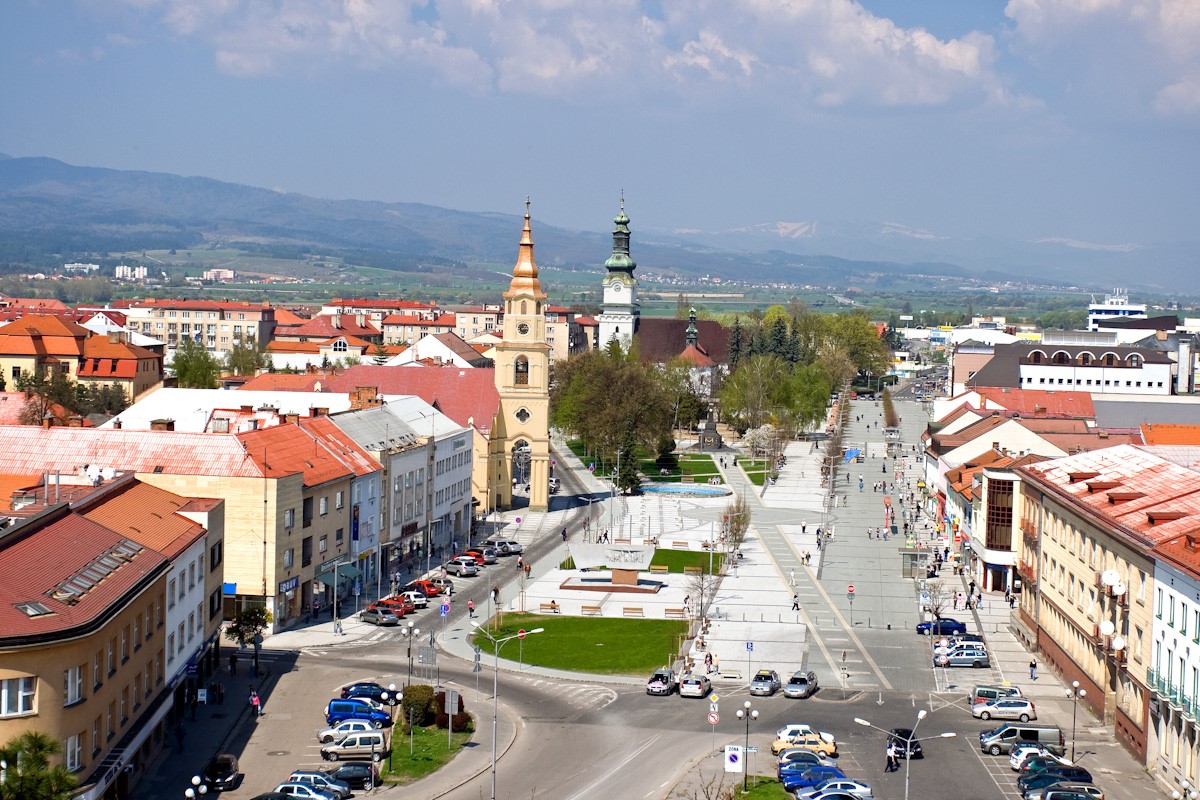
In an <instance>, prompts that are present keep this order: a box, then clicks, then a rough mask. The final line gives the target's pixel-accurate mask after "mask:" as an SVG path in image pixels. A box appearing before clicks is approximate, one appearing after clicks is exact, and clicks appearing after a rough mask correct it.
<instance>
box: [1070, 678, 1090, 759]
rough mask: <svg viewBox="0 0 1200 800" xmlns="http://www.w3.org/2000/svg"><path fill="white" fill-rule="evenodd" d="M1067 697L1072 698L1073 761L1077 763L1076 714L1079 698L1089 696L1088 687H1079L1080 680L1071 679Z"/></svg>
mask: <svg viewBox="0 0 1200 800" xmlns="http://www.w3.org/2000/svg"><path fill="white" fill-rule="evenodd" d="M1067 697H1069V698H1071V763H1072V764H1074V763H1075V714H1076V712H1078V711H1079V698H1081V697H1087V689H1080V688H1079V681H1071V688H1070V689H1067Z"/></svg>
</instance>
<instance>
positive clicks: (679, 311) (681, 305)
mask: <svg viewBox="0 0 1200 800" xmlns="http://www.w3.org/2000/svg"><path fill="white" fill-rule="evenodd" d="M689 313H691V307H690V306H689V305H688V299H687V295H686V294H683V293H682V292H680V293H679V294H677V295H676V296H675V319H687V318H688V314H689Z"/></svg>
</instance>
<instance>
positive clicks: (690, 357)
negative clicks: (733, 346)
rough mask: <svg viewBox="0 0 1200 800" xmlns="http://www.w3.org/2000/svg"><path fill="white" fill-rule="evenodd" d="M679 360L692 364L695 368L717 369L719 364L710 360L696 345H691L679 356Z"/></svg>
mask: <svg viewBox="0 0 1200 800" xmlns="http://www.w3.org/2000/svg"><path fill="white" fill-rule="evenodd" d="M679 360H680V361H683V362H685V363H688V364H691V365H692V366H694V367H715V366H716V365H717V362H715V361H713V360H712V359H711V358H709V357H708V356H707V355H706V354H705V353H704V352H703V351H702V350H701V349H700V348H698V347H696V345H694V344H689V345H688V346H687V347H685V348H684V350H683V352H682V353H680V354H679Z"/></svg>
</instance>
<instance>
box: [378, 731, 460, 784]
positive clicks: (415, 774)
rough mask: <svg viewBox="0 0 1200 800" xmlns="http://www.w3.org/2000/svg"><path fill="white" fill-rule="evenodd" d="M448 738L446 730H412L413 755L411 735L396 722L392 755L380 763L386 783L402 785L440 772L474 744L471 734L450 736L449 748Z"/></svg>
mask: <svg viewBox="0 0 1200 800" xmlns="http://www.w3.org/2000/svg"><path fill="white" fill-rule="evenodd" d="M446 738H447V737H446V731H444V730H439V729H438V728H435V727H432V726H431V727H428V728H421V727H416V728H413V730H412V753H411V754H410V753H409V736H408V734H407V733H405V732H404V730H403V726H402V725H400V724H399V723H397V724H396V728H395V734H394V735H393V737H392V753H391V755H389V756H388V758H387V759H386V760H384V761H383V763H382V764H380V771H381V772H382V773H383V780H384V782H385V783H395V784H401V785H402V784H406V783H412V782H413V781H416V780H420V779H421V778H424V777H425V776H426V775H429V774H431V773H433V772H437V771H438V770H439V769H441V768H442V767H443V766H445V765H446V762H448V761H449V760H450V759H452V758H454V756H455V755H457V754H458V751H459V750H461V749H462V748H463V746H464V745H465V744H466V743H467V742H469V741H471V734H469V733H454V734H451V742H452V743H451V744H450V745H449V746H447V743H446Z"/></svg>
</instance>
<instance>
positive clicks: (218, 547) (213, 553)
mask: <svg viewBox="0 0 1200 800" xmlns="http://www.w3.org/2000/svg"><path fill="white" fill-rule="evenodd" d="M288 510H289V511H291V509H288ZM293 513H295V512H293ZM288 527H291V523H290V522H289V523H288ZM224 560H225V540H223V539H222V540H221V541H219V542H216V543H215V544H213V546H212V547H210V548H208V571H209V572H212V571H213V570H214V569H216V568H217V567H219V566H221V562H222V561H224Z"/></svg>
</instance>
